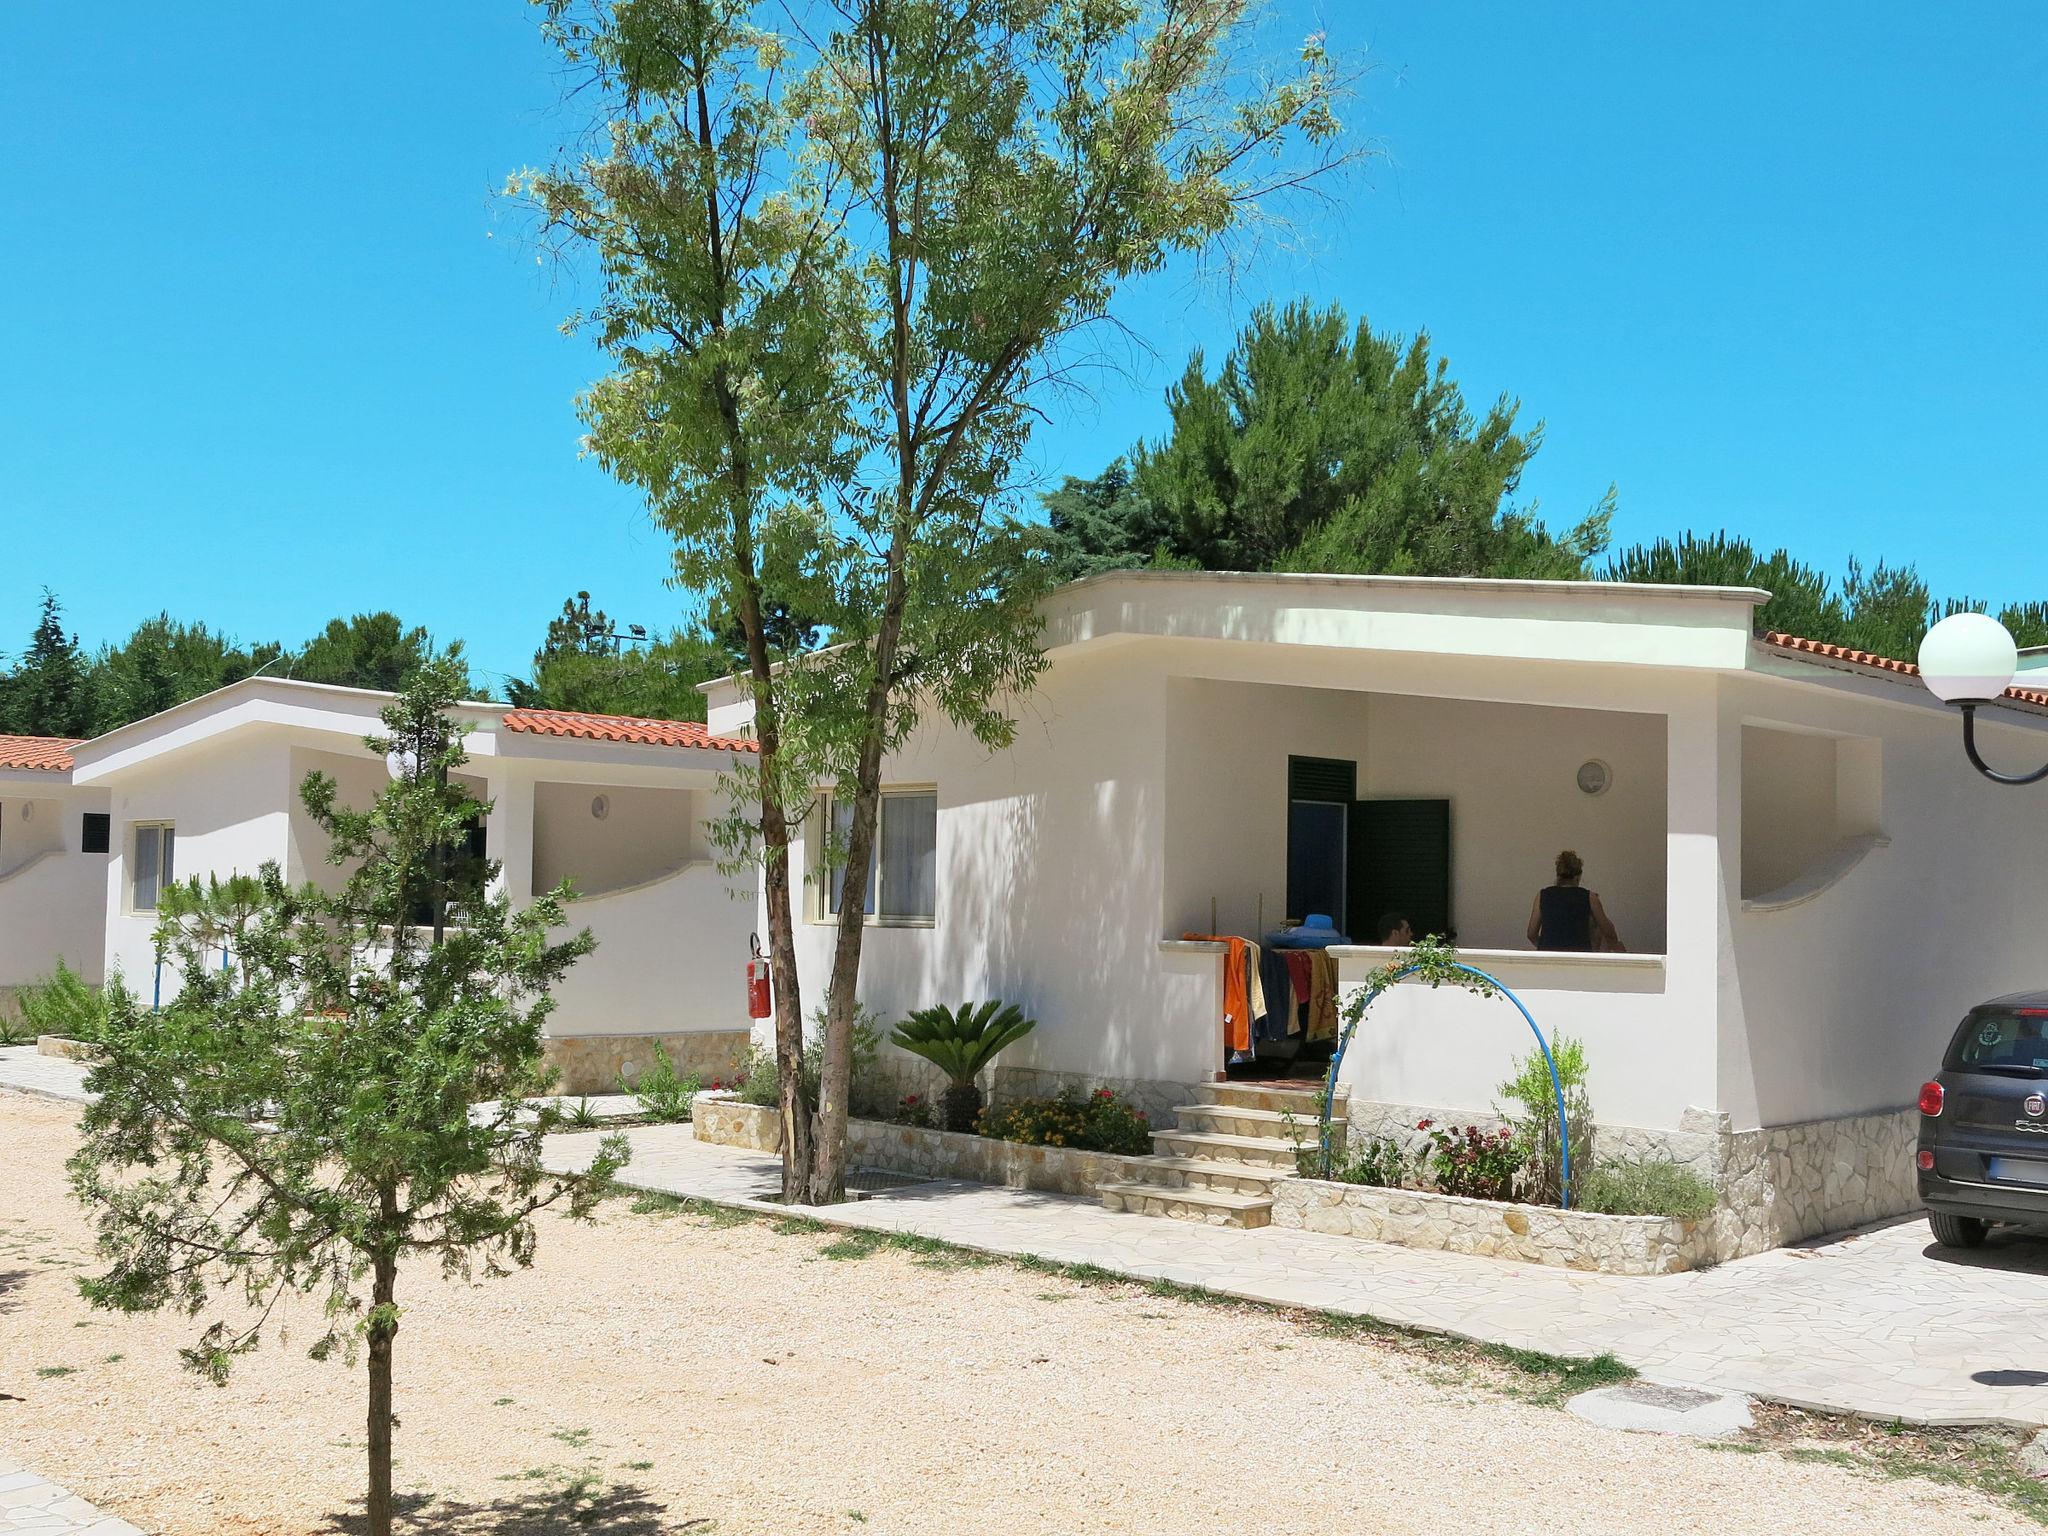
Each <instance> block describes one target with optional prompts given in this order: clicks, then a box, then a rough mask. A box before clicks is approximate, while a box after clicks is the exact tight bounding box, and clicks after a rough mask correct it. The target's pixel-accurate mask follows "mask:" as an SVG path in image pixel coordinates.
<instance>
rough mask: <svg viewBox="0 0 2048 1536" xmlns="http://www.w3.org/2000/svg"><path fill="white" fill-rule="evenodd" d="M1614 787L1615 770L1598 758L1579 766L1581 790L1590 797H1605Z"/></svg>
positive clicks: (1590, 759)
mask: <svg viewBox="0 0 2048 1536" xmlns="http://www.w3.org/2000/svg"><path fill="white" fill-rule="evenodd" d="M1613 785H1614V770H1613V769H1612V768H1610V767H1608V766H1607V765H1606V764H1605V763H1603V762H1601V761H1600V759H1599V758H1597V757H1589V758H1587V759H1586V760H1585V761H1584V762H1583V763H1581V764H1579V788H1580V790H1582V791H1583V792H1584V793H1586V794H1589V795H1604V794H1606V793H1607V791H1608V790H1609V789H1611V788H1612V787H1613Z"/></svg>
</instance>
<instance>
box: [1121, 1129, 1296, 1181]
mask: <svg viewBox="0 0 2048 1536" xmlns="http://www.w3.org/2000/svg"><path fill="white" fill-rule="evenodd" d="M1313 1140H1314V1138H1312V1137H1311V1138H1310V1143H1309V1144H1310V1145H1311V1146H1312V1145H1313ZM1152 1148H1153V1152H1154V1155H1156V1156H1161V1157H1180V1158H1188V1159H1190V1160H1195V1159H1200V1160H1205V1161H1208V1162H1214V1163H1252V1164H1255V1165H1257V1166H1258V1167H1261V1168H1277V1169H1279V1170H1280V1171H1281V1172H1283V1173H1292V1172H1293V1171H1294V1148H1293V1147H1291V1146H1289V1145H1288V1144H1287V1143H1286V1142H1284V1141H1276V1140H1274V1139H1273V1138H1272V1137H1270V1136H1227V1135H1224V1134H1222V1133H1220V1132H1217V1131H1187V1130H1181V1131H1154V1132H1153V1133H1152Z"/></svg>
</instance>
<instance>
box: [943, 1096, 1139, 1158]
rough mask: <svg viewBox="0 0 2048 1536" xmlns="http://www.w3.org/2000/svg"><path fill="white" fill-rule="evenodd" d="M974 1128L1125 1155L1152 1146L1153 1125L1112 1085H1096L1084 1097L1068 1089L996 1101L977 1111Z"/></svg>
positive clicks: (1003, 1137)
mask: <svg viewBox="0 0 2048 1536" xmlns="http://www.w3.org/2000/svg"><path fill="white" fill-rule="evenodd" d="M978 1129H979V1130H980V1132H981V1134H982V1135H984V1136H993V1137H995V1138H996V1139H997V1140H999V1141H1018V1142H1023V1143H1025V1144H1026V1145H1028V1146H1034V1147H1073V1148H1077V1149H1079V1150H1082V1151H1087V1152H1119V1153H1123V1154H1125V1155H1128V1156H1139V1155H1142V1154H1144V1153H1146V1152H1149V1151H1151V1150H1152V1127H1151V1125H1150V1124H1149V1123H1148V1122H1147V1121H1146V1119H1145V1112H1144V1111H1143V1110H1141V1109H1133V1108H1132V1107H1131V1106H1130V1104H1129V1103H1128V1102H1127V1101H1126V1100H1125V1099H1123V1098H1122V1097H1121V1096H1119V1095H1118V1093H1117V1092H1116V1090H1115V1089H1113V1088H1098V1089H1096V1090H1095V1091H1094V1092H1093V1093H1091V1094H1090V1095H1089V1096H1088V1097H1087V1098H1085V1099H1084V1098H1082V1097H1081V1096H1080V1095H1079V1094H1078V1093H1076V1092H1075V1091H1074V1090H1073V1089H1071V1088H1070V1089H1068V1090H1066V1091H1065V1092H1064V1093H1062V1094H1060V1095H1059V1097H1057V1098H1051V1099H1018V1100H1016V1101H1014V1102H1012V1103H1008V1104H999V1105H996V1106H994V1107H992V1108H990V1109H989V1110H988V1111H986V1112H985V1113H984V1114H983V1115H982V1117H981V1122H980V1125H979V1127H978Z"/></svg>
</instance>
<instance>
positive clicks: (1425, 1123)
mask: <svg viewBox="0 0 2048 1536" xmlns="http://www.w3.org/2000/svg"><path fill="white" fill-rule="evenodd" d="M1435 1124H1436V1122H1435V1121H1434V1120H1418V1121H1416V1122H1415V1129H1417V1130H1418V1131H1426V1130H1428V1129H1429V1128H1430V1127H1431V1126H1432V1125H1435Z"/></svg>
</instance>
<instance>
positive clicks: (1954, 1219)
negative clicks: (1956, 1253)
mask: <svg viewBox="0 0 2048 1536" xmlns="http://www.w3.org/2000/svg"><path fill="white" fill-rule="evenodd" d="M1927 1225H1928V1226H1930V1227H1932V1228H1933V1229H1934V1240H1935V1241H1936V1242H1937V1243H1939V1244H1941V1246H1942V1247H1944V1248H1975V1247H1976V1246H1977V1245H1978V1244H1979V1243H1981V1242H1983V1241H1984V1233H1985V1231H1986V1226H1985V1223H1983V1222H1981V1221H1979V1220H1978V1219H1977V1218H1976V1217H1974V1216H1951V1215H1950V1214H1949V1213H1948V1212H1947V1211H1929V1212H1928V1213H1927Z"/></svg>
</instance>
